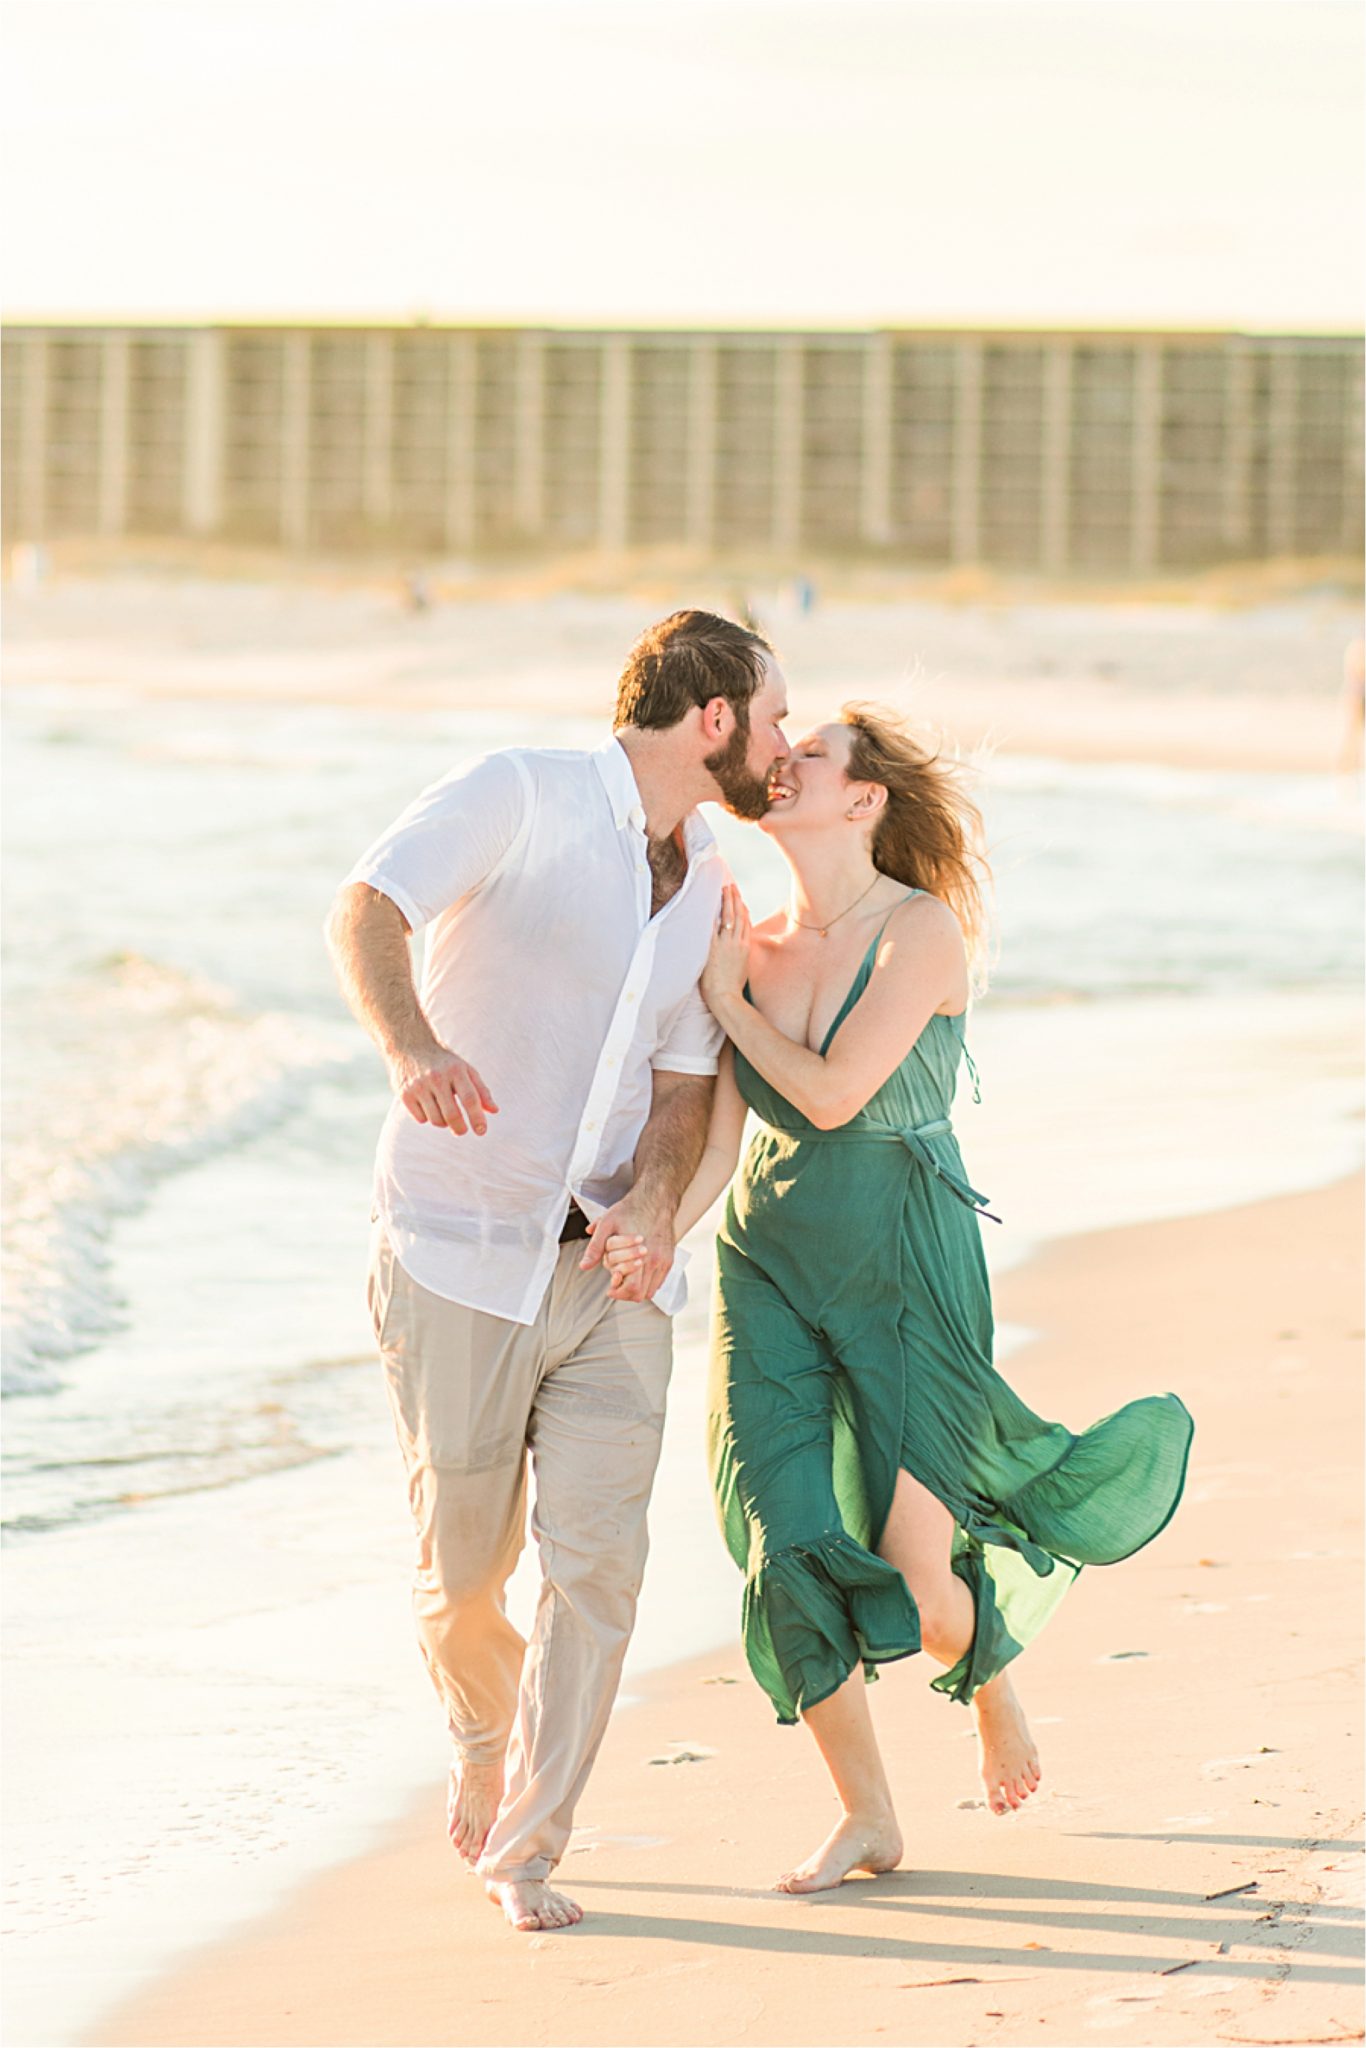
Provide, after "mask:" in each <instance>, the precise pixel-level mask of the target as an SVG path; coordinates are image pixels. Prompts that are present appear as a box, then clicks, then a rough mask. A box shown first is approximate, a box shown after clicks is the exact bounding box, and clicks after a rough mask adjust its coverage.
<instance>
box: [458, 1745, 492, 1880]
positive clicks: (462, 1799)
mask: <svg viewBox="0 0 1366 2048" xmlns="http://www.w3.org/2000/svg"><path fill="white" fill-rule="evenodd" d="M502 1796H503V1766H502V1764H501V1763H496V1764H475V1763H471V1762H470V1761H469V1759H468V1758H464V1757H462V1758H460V1759H459V1760H458V1761H457V1762H455V1763H453V1764H452V1765H451V1783H450V1790H449V1791H448V1792H447V1794H446V1832H447V1833H448V1834H449V1836H450V1838H451V1842H452V1844H453V1846H454V1847H455V1848H456V1849H458V1850H459V1852H460V1854H461V1855H462V1856H463V1857H464V1859H465V1861H466V1863H469V1864H474V1863H477V1862H478V1861H479V1858H480V1857H481V1856H482V1855H483V1853H484V1844H485V1842H486V1841H487V1840H488V1835H489V1829H490V1828H491V1827H492V1826H493V1822H494V1816H495V1815H496V1814H497V1812H498V1803H499V1801H500V1800H501V1798H502Z"/></svg>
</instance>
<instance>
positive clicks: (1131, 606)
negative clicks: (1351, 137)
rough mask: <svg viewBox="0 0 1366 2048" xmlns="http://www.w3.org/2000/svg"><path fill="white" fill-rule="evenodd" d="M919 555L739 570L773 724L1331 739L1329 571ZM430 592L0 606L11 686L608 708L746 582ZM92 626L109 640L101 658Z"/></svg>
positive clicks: (1082, 741)
mask: <svg viewBox="0 0 1366 2048" xmlns="http://www.w3.org/2000/svg"><path fill="white" fill-rule="evenodd" d="M979 584H980V587H978V585H975V584H973V583H966V584H962V583H957V584H956V583H954V582H953V581H952V580H951V579H945V578H939V579H933V578H927V579H923V581H922V583H921V584H919V585H913V586H912V587H911V589H910V590H909V591H900V590H897V589H895V588H894V587H893V588H891V589H889V590H879V589H878V588H877V586H876V585H875V584H874V585H873V587H872V588H871V589H870V588H868V587H866V580H859V579H854V580H853V581H852V583H851V584H850V587H849V588H848V589H847V590H846V591H840V592H837V593H836V594H832V595H831V597H830V598H829V600H828V601H822V602H820V603H818V604H817V605H816V606H815V608H814V609H813V610H812V611H811V612H809V613H804V612H802V611H800V610H799V609H798V608H796V606H795V605H794V603H793V601H792V597H791V594H790V590H789V588H788V586H787V584H785V583H779V582H770V581H767V580H764V579H760V580H759V581H758V582H757V584H756V585H755V586H754V587H753V589H752V591H751V592H750V593H749V601H751V602H752V603H753V605H754V608H755V611H756V613H757V616H758V619H759V623H760V625H761V627H762V628H763V630H764V631H765V632H766V633H767V634H769V636H770V637H771V638H772V640H773V642H774V644H775V645H776V647H777V648H778V651H779V653H780V655H781V657H782V659H783V662H784V664H785V666H786V669H787V672H788V678H789V683H790V686H791V698H790V701H791V706H792V730H793V732H794V733H797V732H800V731H801V730H802V728H803V726H804V725H809V724H812V723H815V722H817V721H818V720H820V719H822V718H828V717H829V716H830V715H831V713H832V711H833V710H834V708H835V707H836V706H837V705H838V704H840V703H841V702H843V701H844V700H845V699H847V698H850V697H875V698H878V699H880V700H881V701H883V702H890V703H894V704H896V705H897V706H899V707H900V708H901V709H903V710H904V711H906V712H908V713H909V714H910V715H911V716H912V717H914V719H915V720H916V721H917V722H918V723H921V724H922V725H925V726H927V727H929V728H931V729H937V730H939V731H941V732H943V733H944V734H945V735H946V737H947V738H948V739H949V741H950V742H951V743H952V744H953V745H955V746H959V747H964V748H969V749H973V748H978V747H982V746H986V747H989V748H991V749H994V750H995V749H999V750H1001V751H1005V752H1014V753H1026V754H1046V755H1051V756H1053V757H1054V758H1057V759H1061V760H1067V761H1077V762H1086V761H1096V762H1121V761H1123V762H1161V763H1165V764H1168V765H1171V766H1177V767H1212V768H1224V769H1244V770H1259V769H1260V770H1266V771H1280V772H1295V771H1302V772H1307V773H1313V772H1315V771H1320V770H1330V769H1331V768H1332V767H1333V765H1334V763H1335V762H1336V761H1337V759H1338V758H1339V753H1340V750H1341V747H1342V741H1343V713H1342V706H1341V702H1340V693H1341V686H1342V659H1343V651H1344V649H1345V647H1346V646H1347V644H1348V642H1349V641H1350V640H1351V639H1353V638H1354V637H1356V636H1357V635H1358V634H1359V633H1360V631H1361V624H1360V605H1359V602H1358V600H1357V599H1356V598H1355V596H1353V595H1352V594H1350V593H1349V592H1348V591H1347V590H1345V589H1344V588H1343V587H1342V586H1341V584H1340V583H1338V582H1335V581H1334V580H1332V579H1331V578H1330V579H1328V580H1326V581H1323V582H1320V583H1318V584H1315V583H1313V582H1312V581H1310V582H1309V583H1308V584H1307V585H1304V584H1302V585H1301V586H1300V587H1296V586H1295V585H1294V584H1293V583H1292V584H1291V585H1290V586H1289V587H1288V588H1285V589H1282V588H1281V587H1279V586H1278V584H1277V582H1276V579H1275V578H1274V577H1272V576H1270V575H1269V574H1268V575H1264V576H1262V577H1260V578H1254V579H1252V580H1251V581H1249V582H1248V583H1247V585H1246V587H1244V586H1243V585H1242V584H1239V583H1237V582H1236V581H1232V582H1231V581H1230V580H1229V579H1228V578H1224V579H1222V580H1220V579H1218V578H1215V577H1209V578H1206V579H1195V580H1193V581H1191V582H1190V583H1188V585H1187V586H1186V587H1185V588H1184V589H1183V591H1182V593H1181V595H1180V597H1179V600H1178V601H1174V602H1156V603H1154V602H1148V601H1146V600H1145V596H1144V594H1143V593H1142V592H1141V591H1131V592H1129V593H1127V594H1120V593H1117V592H1110V593H1100V594H1090V595H1088V594H1086V593H1084V592H1078V591H1076V590H1072V591H1067V590H1049V589H1048V588H1047V587H1043V588H1039V587H1035V586H1030V585H1028V584H1025V585H1012V584H1011V583H1009V582H1008V581H1005V580H1003V579H990V580H985V579H979ZM432 593H433V596H432V606H431V609H430V610H428V611H426V612H424V613H422V614H419V615H412V614H410V613H408V612H407V611H406V610H405V608H404V604H403V585H402V582H401V580H400V579H399V578H398V577H397V576H396V575H395V576H392V577H390V578H389V579H388V580H387V581H386V580H384V579H382V578H376V577H371V578H370V579H369V580H362V579H361V578H360V577H359V576H358V575H357V574H356V573H355V572H354V571H353V572H351V573H350V574H347V575H343V574H342V573H341V572H337V573H335V574H334V575H333V576H332V577H331V578H327V577H325V576H323V575H322V574H321V573H319V574H317V575H315V577H314V578H313V579H312V580H309V579H307V578H304V577H302V576H300V577H296V578H295V579H293V580H288V581H287V580H285V579H284V578H283V577H280V576H279V575H278V573H277V575H276V577H275V578H273V579H269V580H268V579H267V578H266V577H264V576H262V575H260V574H258V575H256V576H255V577H254V578H252V577H239V578H238V579H237V580H221V581H220V580H215V579H214V578H213V577H211V576H207V575H205V574H203V573H199V574H195V573H193V570H191V571H190V573H186V574H183V575H179V576H172V575H169V574H166V573H143V574H138V573H136V572H134V571H130V570H129V569H127V568H125V569H124V570H123V571H122V572H121V573H118V574H115V575H111V576H108V577H101V576H99V575H91V574H89V573H85V574H82V573H81V572H80V566H79V564H73V566H72V568H71V570H70V571H69V572H68V573H65V574H63V575H61V576H59V577H57V578H55V579H54V580H53V581H52V582H51V583H50V584H48V585H45V586H43V587H41V588H38V589H32V590H16V591H12V592H11V593H10V595H9V598H8V601H7V605H6V636H5V637H6V649H5V659H6V668H7V673H8V676H9V681H10V684H11V685H12V686H15V685H17V686H29V687H32V686H38V687H41V686H43V685H45V684H52V683H56V684H60V685H61V686H62V687H64V688H70V687H82V686H84V687H91V688H101V689H104V690H108V691H114V692H116V693H121V694H127V695H128V696H129V697H131V698H135V699H137V700H139V701H143V702H146V701H157V700H162V701H168V700H184V699H186V698H192V697H198V698H201V699H209V700H212V699H216V698H217V699H222V700H225V701H226V700H231V701H232V702H234V703H236V704H238V705H243V704H250V703H252V702H256V703H259V704H266V703H269V704H274V705H281V704H287V705H299V706H307V705H316V706H329V707H333V706H336V707H342V706H344V707H348V708H351V709H356V710H359V709H363V708H366V707H372V708H382V709H383V710H384V711H386V712H387V713H390V714H394V715H398V714H403V713H407V714H413V715H418V714H422V713H430V712H433V711H441V712H451V713H459V712H474V713H477V712H480V711H489V710H492V709H493V708H494V706H495V705H496V707H497V709H498V711H499V712H500V713H501V714H502V715H504V716H511V715H525V716H531V717H536V718H547V717H557V716H559V717H562V716H564V715H565V714H566V713H567V712H574V713H579V714H583V715H588V716H599V717H602V718H604V719H606V718H608V717H609V716H610V712H611V697H612V689H613V685H614V680H615V677H616V675H617V673H618V671H619V669H620V666H621V661H622V657H623V655H624V652H625V649H626V648H627V646H629V644H630V642H631V640H632V639H633V638H634V637H635V635H636V633H637V632H639V631H640V629H641V627H642V625H643V624H645V623H646V622H647V621H648V620H650V619H652V618H659V617H662V616H663V615H664V614H666V613H667V612H669V611H672V610H673V609H675V608H676V607H678V606H680V605H684V604H699V603H700V604H707V605H711V606H713V607H714V608H716V609H718V610H720V611H724V612H733V611H734V610H735V608H736V605H737V602H740V601H744V599H745V587H744V585H743V584H740V583H737V582H736V580H735V579H734V578H732V579H730V581H729V582H727V581H724V580H721V579H719V578H718V576H717V573H716V571H715V570H708V569H704V570H702V571H701V572H700V574H694V575H686V574H674V575H669V574H662V573H659V572H656V574H655V575H654V576H653V577H638V578H637V579H636V581H635V582H634V583H632V582H631V581H630V580H629V579H628V580H626V581H625V582H624V583H623V584H622V585H621V586H620V587H616V588H614V587H612V586H611V585H610V583H609V584H608V586H607V587H605V588H603V589H594V588H588V589H580V588H575V587H573V586H572V585H571V586H569V587H560V586H558V585H557V584H556V582H555V581H554V579H553V578H552V577H550V576H548V575H547V576H546V577H545V578H544V579H542V580H541V581H540V582H537V581H534V580H526V579H525V578H524V579H523V580H522V582H521V584H520V585H519V583H518V581H517V579H515V578H512V577H505V578H503V579H502V580H501V582H499V581H495V580H493V579H488V581H487V585H486V583H485V582H481V581H479V580H475V579H465V580H460V581H446V582H443V580H442V578H441V576H440V574H439V573H438V574H436V575H434V576H433V578H432ZM111 648H117V650H118V653H117V658H116V659H113V660H111Z"/></svg>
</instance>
